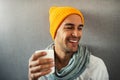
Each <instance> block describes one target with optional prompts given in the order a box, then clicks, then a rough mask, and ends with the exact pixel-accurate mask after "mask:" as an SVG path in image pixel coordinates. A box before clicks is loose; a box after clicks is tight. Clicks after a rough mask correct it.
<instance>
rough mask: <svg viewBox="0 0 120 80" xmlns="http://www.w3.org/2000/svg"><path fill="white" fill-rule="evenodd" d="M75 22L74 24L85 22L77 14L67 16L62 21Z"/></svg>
mask: <svg viewBox="0 0 120 80" xmlns="http://www.w3.org/2000/svg"><path fill="white" fill-rule="evenodd" d="M67 22H69V23H74V24H83V23H82V18H81V17H80V16H79V15H77V14H72V15H69V16H67V17H66V18H65V19H64V21H63V22H62V23H67Z"/></svg>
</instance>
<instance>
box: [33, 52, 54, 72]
mask: <svg viewBox="0 0 120 80" xmlns="http://www.w3.org/2000/svg"><path fill="white" fill-rule="evenodd" d="M38 52H46V53H47V54H46V55H45V56H43V57H41V58H52V59H53V60H54V50H37V51H35V53H38ZM53 62H54V61H53ZM51 69H52V71H51V72H50V74H52V73H54V72H55V67H52V68H51Z"/></svg>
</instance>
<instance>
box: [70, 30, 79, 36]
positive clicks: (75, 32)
mask: <svg viewBox="0 0 120 80" xmlns="http://www.w3.org/2000/svg"><path fill="white" fill-rule="evenodd" d="M72 36H74V37H78V36H80V31H78V30H73V32H72Z"/></svg>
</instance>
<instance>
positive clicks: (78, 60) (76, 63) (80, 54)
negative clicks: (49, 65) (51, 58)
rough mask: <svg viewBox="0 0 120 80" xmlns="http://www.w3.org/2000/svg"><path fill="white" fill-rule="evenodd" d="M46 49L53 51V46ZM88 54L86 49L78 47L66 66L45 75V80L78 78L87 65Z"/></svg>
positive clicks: (71, 79)
mask: <svg viewBox="0 0 120 80" xmlns="http://www.w3.org/2000/svg"><path fill="white" fill-rule="evenodd" d="M47 49H53V44H52V45H50V46H49V47H48V48H47ZM89 58H90V52H89V51H88V49H87V48H86V47H83V46H81V45H79V48H78V51H77V52H76V53H74V54H73V56H72V58H71V59H70V61H69V63H68V65H67V66H65V67H63V68H62V69H61V70H60V71H57V69H56V71H55V73H54V74H50V75H47V76H46V78H47V80H74V79H76V78H77V77H79V76H80V75H81V74H82V72H83V71H84V70H85V69H86V66H87V64H88V63H89Z"/></svg>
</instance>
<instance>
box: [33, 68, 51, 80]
mask: <svg viewBox="0 0 120 80" xmlns="http://www.w3.org/2000/svg"><path fill="white" fill-rule="evenodd" d="M51 71H52V70H51V69H48V70H46V71H44V72H37V73H34V74H31V78H32V79H35V80H36V79H38V78H39V77H41V76H44V75H47V74H49V73H50V72H51Z"/></svg>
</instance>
